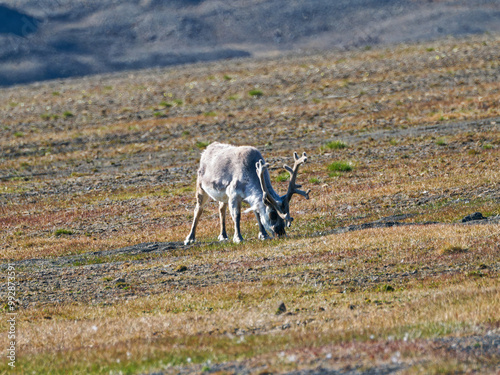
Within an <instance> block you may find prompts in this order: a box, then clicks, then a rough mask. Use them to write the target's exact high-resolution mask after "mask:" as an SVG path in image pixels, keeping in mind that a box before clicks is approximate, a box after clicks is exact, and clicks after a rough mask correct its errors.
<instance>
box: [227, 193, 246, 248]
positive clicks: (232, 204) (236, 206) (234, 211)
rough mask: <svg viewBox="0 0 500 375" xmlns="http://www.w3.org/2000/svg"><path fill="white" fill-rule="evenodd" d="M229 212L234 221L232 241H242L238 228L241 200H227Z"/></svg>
mask: <svg viewBox="0 0 500 375" xmlns="http://www.w3.org/2000/svg"><path fill="white" fill-rule="evenodd" d="M229 212H231V217H232V218H233V221H234V236H233V242H236V243H240V242H241V241H243V237H242V236H241V230H240V220H241V200H239V199H231V200H230V201H229Z"/></svg>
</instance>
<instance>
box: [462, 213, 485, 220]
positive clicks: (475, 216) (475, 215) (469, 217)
mask: <svg viewBox="0 0 500 375" xmlns="http://www.w3.org/2000/svg"><path fill="white" fill-rule="evenodd" d="M485 219H486V218H485V217H484V216H483V214H482V213H481V212H474V213H473V214H471V215H467V216H466V217H464V218H463V219H462V223H466V222H468V221H474V220H485Z"/></svg>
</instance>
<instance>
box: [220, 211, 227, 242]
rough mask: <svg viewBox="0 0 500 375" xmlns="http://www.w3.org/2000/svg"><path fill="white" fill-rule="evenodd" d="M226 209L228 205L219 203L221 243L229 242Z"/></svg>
mask: <svg viewBox="0 0 500 375" xmlns="http://www.w3.org/2000/svg"><path fill="white" fill-rule="evenodd" d="M226 207H227V203H224V202H219V217H220V235H219V241H226V240H227V233H226Z"/></svg>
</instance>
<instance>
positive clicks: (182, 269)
mask: <svg viewBox="0 0 500 375" xmlns="http://www.w3.org/2000/svg"><path fill="white" fill-rule="evenodd" d="M187 269H188V268H187V267H186V266H184V265H180V266H179V267H177V268H176V269H175V272H184V271H187Z"/></svg>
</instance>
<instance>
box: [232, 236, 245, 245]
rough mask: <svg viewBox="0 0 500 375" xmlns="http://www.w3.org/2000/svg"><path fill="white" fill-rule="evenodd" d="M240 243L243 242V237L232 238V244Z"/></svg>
mask: <svg viewBox="0 0 500 375" xmlns="http://www.w3.org/2000/svg"><path fill="white" fill-rule="evenodd" d="M242 241H243V237H241V236H234V237H233V242H234V243H240V242H242Z"/></svg>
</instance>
